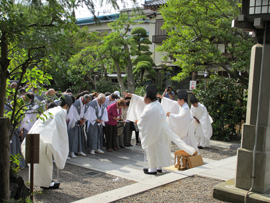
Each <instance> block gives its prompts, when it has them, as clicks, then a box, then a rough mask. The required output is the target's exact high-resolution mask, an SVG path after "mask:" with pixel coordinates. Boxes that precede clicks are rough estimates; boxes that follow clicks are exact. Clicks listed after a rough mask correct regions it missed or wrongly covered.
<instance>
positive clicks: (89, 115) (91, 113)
mask: <svg viewBox="0 0 270 203" xmlns="http://www.w3.org/2000/svg"><path fill="white" fill-rule="evenodd" d="M94 101H96V102H97V108H98V116H101V114H102V108H100V105H99V104H98V100H94ZM85 115H86V116H85V117H86V119H87V120H88V121H89V122H88V125H87V128H89V125H90V123H91V124H92V125H94V124H95V123H96V119H97V116H96V110H95V109H94V108H93V107H92V106H89V107H88V109H87V111H86V113H85ZM101 120H103V122H102V125H103V126H105V122H107V121H109V119H108V112H107V109H106V108H104V112H103V115H102V117H101ZM99 125H101V124H99Z"/></svg>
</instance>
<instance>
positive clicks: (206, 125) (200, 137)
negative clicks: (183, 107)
mask: <svg viewBox="0 0 270 203" xmlns="http://www.w3.org/2000/svg"><path fill="white" fill-rule="evenodd" d="M190 112H191V114H192V117H193V116H194V117H196V118H197V119H198V120H199V121H200V124H199V123H197V122H196V120H195V119H193V121H192V124H193V127H194V132H195V137H196V139H197V145H198V146H202V147H208V146H209V144H210V138H211V137H212V133H213V130H212V126H211V123H212V122H213V120H212V118H211V117H210V116H209V114H208V112H207V109H206V107H205V106H204V105H203V104H201V103H198V107H194V106H191V110H190Z"/></svg>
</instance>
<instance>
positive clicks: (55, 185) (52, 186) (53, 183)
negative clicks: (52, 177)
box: [40, 181, 60, 189]
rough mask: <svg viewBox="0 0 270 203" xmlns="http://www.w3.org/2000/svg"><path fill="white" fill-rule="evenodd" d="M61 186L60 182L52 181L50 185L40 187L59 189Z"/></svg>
mask: <svg viewBox="0 0 270 203" xmlns="http://www.w3.org/2000/svg"><path fill="white" fill-rule="evenodd" d="M59 186H60V182H54V181H52V182H51V184H50V186H49V187H42V186H41V187H40V188H42V189H58V188H59Z"/></svg>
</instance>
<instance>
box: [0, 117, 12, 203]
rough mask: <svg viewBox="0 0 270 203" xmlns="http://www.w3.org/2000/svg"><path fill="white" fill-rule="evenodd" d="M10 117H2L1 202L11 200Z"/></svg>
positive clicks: (0, 124)
mask: <svg viewBox="0 0 270 203" xmlns="http://www.w3.org/2000/svg"><path fill="white" fill-rule="evenodd" d="M9 129H10V121H9V118H5V117H1V118H0V130H1V136H0V143H1V147H0V203H2V202H4V200H9V164H10V163H9V147H10V146H9V145H10V144H9Z"/></svg>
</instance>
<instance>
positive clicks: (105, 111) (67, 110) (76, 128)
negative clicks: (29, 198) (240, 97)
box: [15, 85, 212, 186]
mask: <svg viewBox="0 0 270 203" xmlns="http://www.w3.org/2000/svg"><path fill="white" fill-rule="evenodd" d="M32 91H33V93H31V94H30V93H29V95H30V96H27V94H28V93H26V96H25V95H22V96H23V97H28V100H27V101H28V102H30V103H31V105H32V106H34V105H36V106H39V105H38V104H39V103H43V104H45V105H46V108H47V109H49V110H48V112H52V115H53V116H54V114H55V115H59V116H58V117H59V118H58V119H57V116H56V117H55V120H54V118H52V119H51V120H52V121H55V122H51V123H54V124H53V125H54V126H55V125H56V126H58V127H56V128H53V127H51V128H52V129H56V130H54V131H53V133H54V135H53V136H52V140H51V141H48V140H47V139H48V137H47V135H46V133H47V131H46V133H42V132H43V131H42V129H43V128H44V129H45V126H46V125H47V124H48V123H49V121H48V122H47V123H46V122H41V120H40V119H38V121H37V122H36V123H35V125H34V126H33V128H32V129H31V126H28V130H27V131H26V132H28V131H29V130H30V133H37V132H39V133H41V137H43V138H42V139H41V140H43V142H44V143H50V142H54V144H50V146H55V148H54V149H53V148H52V149H51V153H52V155H49V156H48V154H47V155H46V156H45V155H44V157H50V158H44V159H46V160H47V161H46V164H49V162H51V157H52V156H53V157H54V158H55V156H56V157H61V162H58V163H60V164H59V166H60V168H63V167H64V164H63V163H65V161H66V159H67V158H69V157H71V158H76V155H80V156H86V153H90V154H92V155H94V154H95V153H104V151H103V150H102V149H103V146H105V147H106V150H107V151H108V152H112V151H113V150H114V151H118V150H119V149H120V148H125V147H129V146H132V145H131V136H132V131H135V132H136V143H137V144H141V145H142V148H143V149H144V150H145V152H146V155H147V160H148V163H149V168H146V169H144V170H143V171H144V173H146V174H156V173H157V172H162V167H165V166H170V164H171V163H170V161H171V158H170V154H171V150H170V147H171V146H170V143H171V141H173V142H174V143H175V144H176V145H177V146H178V147H179V148H180V149H182V150H184V151H186V152H187V153H189V154H190V155H193V154H194V153H195V152H196V151H198V148H197V146H198V147H199V148H202V147H206V146H208V145H209V140H210V138H211V136H212V127H211V122H212V120H211V117H210V116H209V115H208V112H207V110H206V108H205V107H204V106H203V105H202V104H201V103H199V102H198V100H197V98H196V97H195V95H191V97H190V101H191V103H192V107H191V110H190V109H189V106H188V104H187V99H188V93H187V92H186V91H185V90H179V91H178V92H177V101H175V100H173V99H174V97H175V93H174V92H173V91H172V88H171V87H169V88H167V89H166V90H165V91H164V93H163V94H162V95H159V94H157V88H156V86H154V85H149V86H148V87H147V88H146V94H145V96H144V97H139V96H137V95H135V94H128V93H123V98H121V97H120V93H119V92H118V91H116V92H114V93H112V94H110V93H108V92H107V93H105V94H103V93H93V94H90V93H89V92H88V91H83V92H81V93H79V94H78V95H77V97H76V98H75V97H73V95H72V93H71V90H67V91H66V92H64V93H63V94H61V95H58V96H59V97H56V92H55V91H54V90H53V89H49V90H48V91H47V92H46V93H45V96H44V97H43V98H44V99H43V100H38V99H37V98H35V95H34V93H35V90H34V89H33V90H32ZM33 95H34V96H33ZM46 95H47V96H46ZM158 97H159V98H161V99H162V101H161V103H160V102H159V101H158ZM46 98H49V99H50V100H48V99H46ZM33 101H34V102H33ZM59 105H60V106H59ZM57 106H59V107H57ZM56 108H58V109H56ZM50 109H55V110H50ZM45 113H47V111H46V112H45ZM32 119H33V118H32ZM63 119H64V122H62V121H63ZM33 120H34V121H35V120H36V118H35V119H33ZM49 120H50V119H49ZM58 120H61V122H60V121H58ZM56 121H57V122H56ZM59 123H60V124H59ZM31 125H33V124H31ZM40 126H41V127H40ZM19 129H20V128H19ZM23 129H25V128H23ZM46 129H48V128H47V127H46ZM44 132H45V131H44ZM139 132H140V140H139ZM57 134H62V136H61V139H59V140H58V141H59V142H58V141H54V140H53V137H54V136H56V135H57ZM15 136H17V135H15ZM65 137H66V138H65ZM64 138H65V139H66V140H65V139H64ZM56 142H57V143H58V144H56ZM140 142H141V143H140ZM47 145H48V146H49V144H47ZM62 145H63V146H62ZM44 146H45V145H44ZM58 146H60V148H61V146H62V148H63V149H62V150H60V151H57V150H56V149H58ZM45 148H46V147H45ZM45 148H44V149H45ZM45 151H46V152H44V154H46V153H48V152H47V148H46V150H45ZM59 154H61V155H59ZM68 155H69V156H68ZM56 159H57V158H56ZM58 160H60V159H58ZM55 161H56V160H55ZM51 165H52V163H51ZM40 166H43V165H42V164H41V165H40ZM43 167H45V166H43ZM39 171H42V169H41V168H40V169H39ZM50 171H51V169H50ZM39 175H40V173H39ZM40 176H41V175H40ZM48 176H51V173H50V174H48ZM48 176H47V177H48ZM41 182H42V181H41ZM40 185H41V186H42V185H44V184H43V183H41V184H40ZM45 185H46V186H48V183H47V182H46V184H45ZM50 186H51V185H50Z"/></svg>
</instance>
